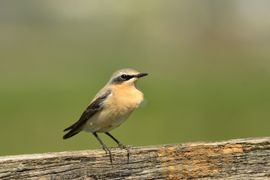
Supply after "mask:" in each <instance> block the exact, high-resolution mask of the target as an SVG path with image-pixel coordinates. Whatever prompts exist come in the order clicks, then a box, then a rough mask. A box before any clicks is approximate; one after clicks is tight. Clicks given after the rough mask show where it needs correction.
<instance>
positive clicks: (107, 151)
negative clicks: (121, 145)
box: [102, 145, 113, 164]
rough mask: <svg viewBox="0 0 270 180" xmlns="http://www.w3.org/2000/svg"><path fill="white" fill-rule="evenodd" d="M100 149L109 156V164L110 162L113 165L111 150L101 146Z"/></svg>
mask: <svg viewBox="0 0 270 180" xmlns="http://www.w3.org/2000/svg"><path fill="white" fill-rule="evenodd" d="M102 149H103V150H104V151H105V153H106V154H109V156H110V162H111V164H113V159H112V152H111V150H110V149H109V148H108V147H107V146H105V145H103V146H102Z"/></svg>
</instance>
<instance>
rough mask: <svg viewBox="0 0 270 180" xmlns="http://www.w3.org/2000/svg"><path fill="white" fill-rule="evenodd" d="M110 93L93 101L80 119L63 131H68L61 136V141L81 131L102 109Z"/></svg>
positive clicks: (107, 92)
mask: <svg viewBox="0 0 270 180" xmlns="http://www.w3.org/2000/svg"><path fill="white" fill-rule="evenodd" d="M110 93H111V91H110V90H108V91H106V92H105V93H104V94H103V95H101V96H99V97H98V98H97V99H96V100H95V101H93V102H92V103H91V104H90V105H89V106H88V107H87V108H86V110H85V111H84V112H83V113H82V115H81V117H80V119H79V120H78V121H77V122H75V123H74V124H72V125H71V126H69V127H68V128H66V129H65V130H64V131H68V130H70V131H69V132H68V133H67V134H65V135H64V136H63V139H67V138H70V137H72V136H74V135H75V134H77V133H79V132H80V131H81V130H82V127H83V125H84V124H85V123H86V122H87V121H88V120H89V119H90V118H91V117H92V116H93V115H94V114H96V113H97V112H98V111H100V110H101V109H102V103H103V102H104V100H105V99H106V98H107V97H108V96H109V95H110Z"/></svg>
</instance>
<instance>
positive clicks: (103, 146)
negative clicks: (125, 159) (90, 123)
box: [93, 132, 112, 164]
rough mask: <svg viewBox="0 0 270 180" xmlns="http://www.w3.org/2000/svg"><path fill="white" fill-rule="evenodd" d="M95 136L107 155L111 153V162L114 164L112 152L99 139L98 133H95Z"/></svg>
mask: <svg viewBox="0 0 270 180" xmlns="http://www.w3.org/2000/svg"><path fill="white" fill-rule="evenodd" d="M93 135H94V136H95V137H96V138H97V140H98V142H99V143H100V144H101V146H102V149H103V150H104V151H105V152H106V154H108V153H109V156H110V162H111V164H112V152H111V150H110V149H109V148H108V147H107V146H106V145H105V144H104V143H103V142H102V140H101V139H100V138H99V136H98V135H97V133H96V132H94V133H93Z"/></svg>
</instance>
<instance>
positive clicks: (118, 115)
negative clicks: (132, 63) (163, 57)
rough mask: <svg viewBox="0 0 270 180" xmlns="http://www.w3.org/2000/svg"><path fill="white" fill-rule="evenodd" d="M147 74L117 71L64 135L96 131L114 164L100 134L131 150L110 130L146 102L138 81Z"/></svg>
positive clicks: (97, 137)
mask: <svg viewBox="0 0 270 180" xmlns="http://www.w3.org/2000/svg"><path fill="white" fill-rule="evenodd" d="M146 75H147V73H140V72H138V71H136V70H133V69H121V70H119V71H117V72H115V73H114V74H113V75H112V77H111V79H110V80H109V82H108V83H107V84H106V85H105V86H104V87H103V88H102V89H101V90H100V91H99V92H98V93H97V95H96V96H95V97H94V99H93V100H92V101H91V103H90V105H89V106H88V107H87V108H86V110H85V111H84V112H83V113H82V115H81V117H80V119H79V120H78V121H77V122H75V123H74V124H72V125H71V126H70V127H68V128H66V129H65V130H64V131H68V130H69V132H68V133H67V134H65V135H64V137H63V138H64V139H67V138H70V137H72V136H74V135H76V134H77V133H79V132H81V131H87V132H90V133H92V134H93V135H94V136H95V137H96V139H97V140H98V141H99V143H100V144H101V145H102V148H103V149H104V150H105V152H106V153H109V155H110V161H111V163H112V154H111V151H110V149H109V148H108V147H107V146H106V145H105V144H104V143H103V142H102V140H101V139H100V138H99V136H98V134H97V133H105V134H106V135H108V136H109V137H110V138H112V139H113V140H114V141H115V142H116V143H117V144H118V146H119V147H120V148H122V149H126V150H127V151H128V149H127V148H126V147H125V146H124V145H123V144H121V143H120V142H119V141H118V140H117V139H116V138H115V137H113V136H112V135H111V134H110V133H109V131H111V130H112V129H114V128H116V127H118V126H119V125H121V124H122V123H123V122H124V121H125V120H126V119H127V118H128V116H129V115H130V114H131V113H132V111H133V110H134V109H136V108H137V107H138V106H139V105H140V103H141V102H142V101H143V93H142V92H141V91H139V90H138V89H137V88H136V81H137V80H138V79H139V78H141V77H144V76H146ZM128 157H129V151H128Z"/></svg>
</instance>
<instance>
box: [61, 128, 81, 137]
mask: <svg viewBox="0 0 270 180" xmlns="http://www.w3.org/2000/svg"><path fill="white" fill-rule="evenodd" d="M78 133H79V131H72V130H71V131H69V132H68V133H67V134H65V135H64V136H63V139H67V138H70V137H72V136H74V135H76V134H78Z"/></svg>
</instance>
